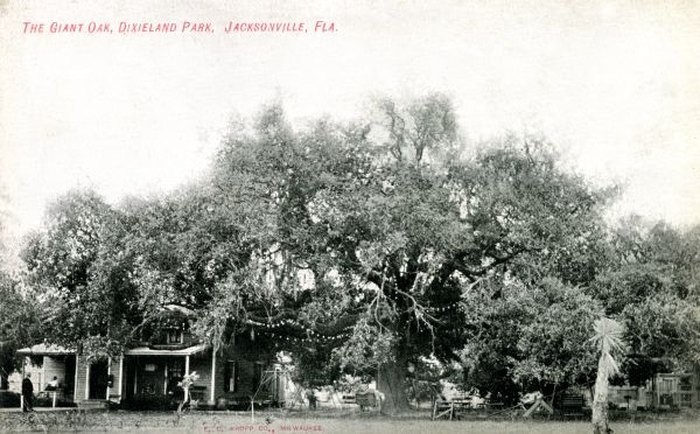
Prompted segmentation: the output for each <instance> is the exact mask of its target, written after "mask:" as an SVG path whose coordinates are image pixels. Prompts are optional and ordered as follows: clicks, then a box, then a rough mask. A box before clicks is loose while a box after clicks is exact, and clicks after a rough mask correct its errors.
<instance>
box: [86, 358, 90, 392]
mask: <svg viewBox="0 0 700 434" xmlns="http://www.w3.org/2000/svg"><path fill="white" fill-rule="evenodd" d="M85 399H90V362H89V361H88V363H87V367H86V368H85Z"/></svg>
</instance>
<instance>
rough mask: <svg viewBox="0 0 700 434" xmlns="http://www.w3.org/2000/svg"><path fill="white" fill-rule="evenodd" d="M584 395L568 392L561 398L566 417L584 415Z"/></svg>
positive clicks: (563, 413)
mask: <svg viewBox="0 0 700 434" xmlns="http://www.w3.org/2000/svg"><path fill="white" fill-rule="evenodd" d="M583 404H584V400H583V396H581V395H580V394H566V395H564V396H562V398H561V404H560V405H561V412H562V415H563V416H564V417H583V416H584V414H583Z"/></svg>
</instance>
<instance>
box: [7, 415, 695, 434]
mask: <svg viewBox="0 0 700 434" xmlns="http://www.w3.org/2000/svg"><path fill="white" fill-rule="evenodd" d="M611 426H612V428H613V429H614V430H615V434H633V433H634V434H652V433H654V434H657V433H689V434H690V433H693V434H695V433H700V421H698V420H670V421H655V422H651V423H650V422H637V423H633V422H629V421H618V422H613V423H612V424H611ZM0 432H49V433H55V432H85V433H86V432H109V433H116V432H120V433H127V432H139V433H148V432H153V433H170V432H176V433H190V432H192V433H203V434H206V433H243V434H244V433H268V434H285V433H289V434H292V433H373V434H374V433H396V434H426V433H434V434H443V433H444V434H451V433H455V434H456V433H460V434H465V433H469V434H482V433H483V434H490V433H504V434H505V433H508V434H510V433H512V434H516V433H545V434H547V433H552V434H560V433H561V434H574V433H590V432H591V426H590V424H589V423H588V422H559V421H520V420H518V421H489V420H468V421H431V420H429V419H428V418H427V417H424V415H423V414H420V417H418V416H417V415H413V416H411V415H408V416H405V417H401V418H393V419H390V418H386V417H382V416H379V415H375V414H358V413H352V414H348V413H335V414H328V413H325V414H314V413H310V412H305V413H303V414H299V413H297V414H293V413H288V414H285V413H282V412H280V411H277V412H271V411H270V412H259V413H256V416H255V421H251V417H250V415H249V414H245V413H234V412H231V413H227V412H215V413H205V412H194V413H191V414H187V415H185V416H183V417H182V418H180V419H178V417H177V416H176V415H175V414H174V413H167V412H127V411H109V412H108V411H81V412H78V411H68V412H65V411H63V412H41V413H32V414H22V413H0Z"/></svg>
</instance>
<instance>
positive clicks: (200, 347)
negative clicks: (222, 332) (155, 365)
mask: <svg viewBox="0 0 700 434" xmlns="http://www.w3.org/2000/svg"><path fill="white" fill-rule="evenodd" d="M207 348H209V347H208V346H207V345H205V344H197V345H193V346H191V347H187V348H182V349H178V350H155V349H153V348H150V347H136V348H130V349H128V350H126V351H124V355H126V356H191V355H193V354H196V353H201V352H203V351H205V350H206V349H207Z"/></svg>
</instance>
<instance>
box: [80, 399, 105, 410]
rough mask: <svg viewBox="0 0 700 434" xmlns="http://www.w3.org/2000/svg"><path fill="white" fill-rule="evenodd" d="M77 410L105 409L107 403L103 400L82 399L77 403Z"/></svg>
mask: <svg viewBox="0 0 700 434" xmlns="http://www.w3.org/2000/svg"><path fill="white" fill-rule="evenodd" d="M78 408H82V409H84V410H92V409H102V408H107V401H106V400H104V399H83V400H82V401H80V402H78Z"/></svg>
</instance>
